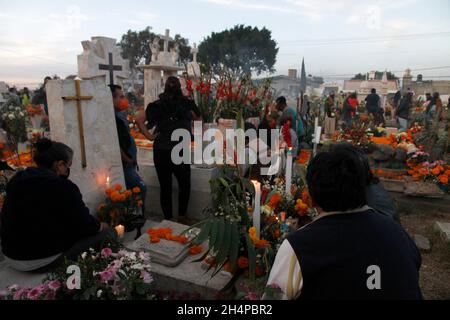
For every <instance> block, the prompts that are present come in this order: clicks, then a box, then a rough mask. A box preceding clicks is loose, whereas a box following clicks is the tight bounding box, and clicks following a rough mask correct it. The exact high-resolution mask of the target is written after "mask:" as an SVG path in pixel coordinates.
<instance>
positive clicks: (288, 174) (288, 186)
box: [286, 148, 293, 196]
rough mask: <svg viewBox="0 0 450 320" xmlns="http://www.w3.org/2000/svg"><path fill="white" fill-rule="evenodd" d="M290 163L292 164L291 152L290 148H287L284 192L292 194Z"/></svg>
mask: <svg viewBox="0 0 450 320" xmlns="http://www.w3.org/2000/svg"><path fill="white" fill-rule="evenodd" d="M292 165H293V153H292V148H289V151H288V153H287V161H286V194H287V195H288V196H289V195H292V192H291V187H292Z"/></svg>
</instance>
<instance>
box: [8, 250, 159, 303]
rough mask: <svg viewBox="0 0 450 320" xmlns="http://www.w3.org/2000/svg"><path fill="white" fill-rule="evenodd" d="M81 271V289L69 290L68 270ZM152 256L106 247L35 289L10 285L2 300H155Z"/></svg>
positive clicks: (58, 272) (57, 271)
mask: <svg viewBox="0 0 450 320" xmlns="http://www.w3.org/2000/svg"><path fill="white" fill-rule="evenodd" d="M73 265H75V266H77V267H79V268H80V271H81V277H80V281H81V289H80V290H71V289H70V288H69V287H68V283H67V282H70V281H68V279H67V277H68V275H67V273H66V271H67V268H68V267H69V266H73ZM152 283H153V278H152V276H151V264H150V257H149V255H148V254H147V253H143V252H140V253H136V252H128V251H124V250H121V251H118V252H117V251H115V250H113V249H111V248H104V249H103V250H102V251H100V252H96V251H95V250H93V249H91V250H89V251H88V252H84V253H83V254H82V255H81V256H80V257H79V259H78V262H77V263H73V262H69V261H66V262H65V263H64V264H63V265H62V266H61V267H59V268H58V269H57V270H56V271H54V272H52V273H51V274H49V276H48V277H47V279H46V280H45V281H44V283H43V284H41V285H39V286H37V287H35V288H20V287H19V286H15V285H14V286H10V287H8V288H7V290H5V291H4V292H2V293H0V300H69V299H71V300H152V299H155V295H154V294H153V293H152V289H151V284H152Z"/></svg>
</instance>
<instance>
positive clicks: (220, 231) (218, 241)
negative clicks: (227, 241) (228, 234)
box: [210, 219, 225, 251]
mask: <svg viewBox="0 0 450 320" xmlns="http://www.w3.org/2000/svg"><path fill="white" fill-rule="evenodd" d="M224 234H225V220H224V219H218V227H217V238H216V241H215V242H214V243H213V244H211V245H210V248H211V249H212V250H214V251H218V249H220V247H221V246H222V243H223V238H224Z"/></svg>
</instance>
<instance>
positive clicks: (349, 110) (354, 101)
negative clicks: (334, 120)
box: [342, 92, 359, 127]
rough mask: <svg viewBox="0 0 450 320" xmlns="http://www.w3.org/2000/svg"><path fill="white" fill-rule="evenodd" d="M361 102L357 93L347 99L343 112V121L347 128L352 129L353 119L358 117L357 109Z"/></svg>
mask: <svg viewBox="0 0 450 320" xmlns="http://www.w3.org/2000/svg"><path fill="white" fill-rule="evenodd" d="M358 105H359V101H358V96H357V94H356V92H354V93H352V94H351V95H350V96H348V98H347V99H345V102H344V107H343V110H342V115H343V120H344V123H345V125H346V126H347V127H350V126H351V124H352V121H353V119H354V118H355V116H356V109H357V108H358Z"/></svg>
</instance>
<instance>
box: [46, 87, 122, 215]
mask: <svg viewBox="0 0 450 320" xmlns="http://www.w3.org/2000/svg"><path fill="white" fill-rule="evenodd" d="M46 88H47V99H48V104H49V118H50V127H51V137H52V140H54V141H58V142H62V143H65V144H67V145H68V146H70V147H71V148H72V149H73V150H74V158H73V163H72V167H71V175H70V179H71V180H72V181H73V182H74V183H75V184H76V185H77V186H78V187H79V188H80V190H81V193H82V195H83V200H84V202H85V203H86V205H87V206H88V207H89V209H90V210H91V213H92V214H94V213H95V212H96V209H97V207H98V205H99V204H100V203H102V202H104V200H105V189H106V187H107V184H106V180H107V178H108V177H109V178H110V185H111V186H114V185H115V184H119V183H120V184H122V185H125V180H124V175H123V169H122V160H121V157H120V147H119V139H118V135H117V129H116V120H115V116H114V109H113V102H112V96H111V91H110V90H109V88H108V87H106V86H105V82H104V80H103V79H100V78H98V79H94V80H84V81H81V82H80V94H81V96H84V97H86V100H84V101H81V102H80V103H81V110H82V123H83V131H84V144H85V148H84V149H85V155H86V168H83V165H82V162H83V161H82V149H83V148H82V143H81V138H80V127H79V121H78V119H79V116H78V111H77V101H72V100H64V99H63V97H75V96H76V95H77V93H76V81H75V80H54V81H49V83H48V84H47V87H46ZM88 98H91V99H88Z"/></svg>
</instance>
